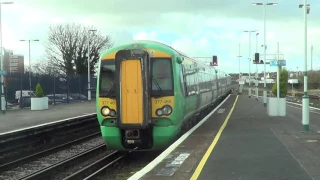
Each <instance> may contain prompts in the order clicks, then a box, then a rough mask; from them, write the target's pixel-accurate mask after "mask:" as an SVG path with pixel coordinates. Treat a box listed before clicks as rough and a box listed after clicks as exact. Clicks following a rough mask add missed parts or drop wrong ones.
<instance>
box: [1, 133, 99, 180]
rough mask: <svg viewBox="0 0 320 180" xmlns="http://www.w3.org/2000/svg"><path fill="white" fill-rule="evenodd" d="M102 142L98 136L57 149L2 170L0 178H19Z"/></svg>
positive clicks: (7, 179)
mask: <svg viewBox="0 0 320 180" xmlns="http://www.w3.org/2000/svg"><path fill="white" fill-rule="evenodd" d="M102 143H104V142H103V140H102V139H101V137H100V136H98V137H96V138H93V139H90V140H88V141H85V142H82V143H80V144H76V145H72V146H70V147H69V148H67V149H64V150H61V151H58V152H56V153H53V154H51V155H49V156H45V157H40V158H38V159H36V160H33V161H31V162H28V163H27V164H23V165H20V166H17V167H15V168H13V169H10V170H7V171H4V172H3V173H1V174H0V179H6V180H9V179H19V178H22V177H24V176H26V175H28V174H31V173H34V172H36V171H39V170H41V169H43V168H46V167H48V166H51V165H53V164H55V163H58V162H60V161H62V160H64V159H66V158H69V157H72V156H74V155H76V154H79V153H81V152H84V151H86V150H88V149H90V148H93V147H95V146H97V145H99V144H102Z"/></svg>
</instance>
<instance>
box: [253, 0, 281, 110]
mask: <svg viewBox="0 0 320 180" xmlns="http://www.w3.org/2000/svg"><path fill="white" fill-rule="evenodd" d="M252 5H254V6H263V17H264V18H263V19H264V23H263V24H264V25H263V26H264V43H263V44H264V45H263V47H264V48H263V49H264V72H263V76H264V89H263V105H264V106H265V107H266V106H267V81H266V50H267V45H266V7H267V6H275V5H278V3H267V0H265V2H263V3H252Z"/></svg>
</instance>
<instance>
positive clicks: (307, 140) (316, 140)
mask: <svg viewBox="0 0 320 180" xmlns="http://www.w3.org/2000/svg"><path fill="white" fill-rule="evenodd" d="M307 142H318V140H307Z"/></svg>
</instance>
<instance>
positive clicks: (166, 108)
mask: <svg viewBox="0 0 320 180" xmlns="http://www.w3.org/2000/svg"><path fill="white" fill-rule="evenodd" d="M171 113H172V107H171V106H170V105H164V106H163V107H162V108H160V109H157V110H156V115H157V116H162V115H166V116H168V115H170V114H171Z"/></svg>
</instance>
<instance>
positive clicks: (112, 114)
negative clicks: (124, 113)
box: [109, 109, 117, 117]
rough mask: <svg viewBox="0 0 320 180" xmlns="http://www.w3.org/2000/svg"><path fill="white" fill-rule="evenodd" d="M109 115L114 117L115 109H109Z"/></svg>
mask: <svg viewBox="0 0 320 180" xmlns="http://www.w3.org/2000/svg"><path fill="white" fill-rule="evenodd" d="M109 115H110V116H112V117H115V116H116V115H117V112H116V111H115V110H113V109H111V110H110V113H109Z"/></svg>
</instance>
